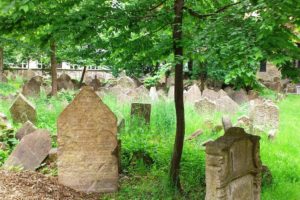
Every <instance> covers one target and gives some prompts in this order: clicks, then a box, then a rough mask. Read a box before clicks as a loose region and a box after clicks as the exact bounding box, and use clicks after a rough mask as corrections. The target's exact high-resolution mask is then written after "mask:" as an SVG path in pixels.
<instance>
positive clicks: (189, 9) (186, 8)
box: [183, 1, 242, 19]
mask: <svg viewBox="0 0 300 200" xmlns="http://www.w3.org/2000/svg"><path fill="white" fill-rule="evenodd" d="M240 3H242V2H241V1H238V2H236V3H231V4H228V5H225V6H223V7H221V8H219V9H218V10H216V11H215V12H213V13H207V14H200V13H198V12H196V11H194V10H192V9H191V8H188V7H184V8H183V9H184V10H187V11H188V12H189V14H190V15H191V16H193V17H196V18H199V19H205V18H207V17H210V16H213V15H216V14H218V13H221V12H224V11H225V10H227V9H228V8H230V7H232V6H235V5H238V4H240Z"/></svg>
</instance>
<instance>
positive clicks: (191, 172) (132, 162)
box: [0, 79, 300, 200]
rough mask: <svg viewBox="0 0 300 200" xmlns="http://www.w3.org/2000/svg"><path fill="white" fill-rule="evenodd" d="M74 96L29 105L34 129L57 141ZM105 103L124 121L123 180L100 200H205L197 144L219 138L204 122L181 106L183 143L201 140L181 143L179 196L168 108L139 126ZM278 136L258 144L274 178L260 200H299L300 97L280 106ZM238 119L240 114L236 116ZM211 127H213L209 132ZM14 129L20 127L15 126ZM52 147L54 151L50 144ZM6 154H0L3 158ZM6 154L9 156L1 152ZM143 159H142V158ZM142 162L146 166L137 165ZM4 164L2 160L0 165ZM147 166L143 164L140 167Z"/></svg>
mask: <svg viewBox="0 0 300 200" xmlns="http://www.w3.org/2000/svg"><path fill="white" fill-rule="evenodd" d="M21 82H22V81H21V80H19V79H18V80H17V81H14V82H10V83H9V84H0V94H3V95H9V94H11V93H16V92H17V90H18V89H19V87H20V85H21ZM74 95H75V93H74V92H65V93H59V95H58V96H57V97H55V98H50V99H49V98H47V97H46V95H45V93H42V94H41V96H40V97H39V98H35V99H30V100H31V101H32V102H33V103H34V104H35V106H36V108H37V114H38V123H37V126H38V127H39V128H46V129H48V130H50V131H51V133H52V134H53V135H56V119H57V117H58V115H59V113H60V112H61V111H62V110H63V108H64V107H65V106H66V105H67V103H68V102H71V100H72V99H73V97H74ZM104 102H105V103H106V104H107V105H108V106H109V107H110V108H111V109H112V110H113V111H114V112H115V113H116V115H118V116H123V117H124V118H125V120H126V128H125V129H124V130H123V131H122V132H121V133H120V134H119V138H120V139H121V140H122V170H123V172H122V175H121V179H120V184H121V187H120V191H119V192H118V193H116V194H110V195H104V196H102V198H103V199H126V200H128V199H164V200H165V199H204V196H205V153H204V148H203V147H202V145H201V144H202V143H203V142H205V141H207V140H208V139H215V138H217V137H218V136H220V135H222V132H218V133H217V132H212V131H211V130H212V125H210V124H209V123H208V122H207V120H206V119H205V118H206V117H204V116H199V115H198V114H197V113H196V112H195V111H194V109H193V108H192V106H186V135H187V136H186V138H187V137H188V136H189V135H191V134H192V133H193V132H194V131H196V130H198V129H202V130H203V131H204V134H203V135H201V136H200V137H198V138H197V139H195V140H192V141H186V142H185V146H184V152H183V157H182V163H181V178H182V183H183V188H184V191H185V193H184V194H183V195H179V194H178V193H177V192H176V191H174V190H172V189H171V187H170V186H169V182H168V170H169V163H170V158H171V154H172V148H173V142H174V133H175V110H174V105H173V103H171V102H158V103H156V104H153V105H152V116H151V125H150V126H149V127H145V126H140V125H139V124H137V123H136V122H134V121H130V116H129V114H130V105H129V104H125V105H124V104H118V103H117V102H116V101H115V99H114V98H112V97H105V98H104ZM10 104H11V101H3V100H1V102H0V112H4V113H5V114H7V115H8V117H9V118H10V115H9V110H8V109H9V106H10ZM279 107H280V131H279V133H278V136H277V138H276V140H275V141H272V142H270V141H268V140H267V138H266V137H262V140H261V158H262V161H263V163H264V164H266V165H267V166H268V167H269V168H270V170H271V172H272V175H273V183H272V184H270V185H266V184H264V185H263V189H262V199H263V200H281V199H284V200H298V199H300V157H299V155H300V147H299V146H300V145H299V144H300V137H299V136H300V135H299V134H300V131H299V128H298V126H299V125H300V122H299V121H300V97H299V96H298V97H297V96H289V97H287V98H286V99H285V100H283V101H282V102H280V103H279ZM240 114H242V113H240ZM210 117H211V118H212V122H213V124H214V125H217V124H220V123H221V121H220V115H218V114H216V115H215V116H210ZM214 125H213V126H214ZM14 126H15V127H16V128H17V127H19V125H17V124H14ZM53 146H56V142H55V140H53ZM4 153H5V152H0V159H1V155H2V157H3V158H5V156H3V155H4ZM6 153H9V152H6ZM141 155H142V156H141ZM140 157H143V158H145V162H143V161H142V159H140ZM2 161H3V159H2ZM145 163H146V164H145Z"/></svg>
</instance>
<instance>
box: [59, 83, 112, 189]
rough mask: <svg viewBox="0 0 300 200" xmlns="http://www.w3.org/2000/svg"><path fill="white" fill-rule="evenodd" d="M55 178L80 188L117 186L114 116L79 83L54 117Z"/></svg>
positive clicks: (69, 185)
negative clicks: (71, 96)
mask: <svg viewBox="0 0 300 200" xmlns="http://www.w3.org/2000/svg"><path fill="white" fill-rule="evenodd" d="M57 126H58V135H57V137H58V139H57V140H58V163H57V165H58V181H59V182H60V183H61V184H63V185H66V186H68V187H71V188H73V189H75V190H78V191H83V192H97V193H99V192H114V191H117V189H118V141H117V119H116V117H115V115H114V113H112V111H111V110H110V109H109V108H108V107H107V106H106V105H105V104H104V103H103V102H102V101H101V99H100V98H99V97H98V96H97V94H96V93H95V92H94V91H93V89H92V88H91V87H83V88H82V90H81V91H80V93H79V94H78V95H77V96H76V97H75V99H74V100H73V101H72V103H71V104H70V105H68V106H67V107H66V108H65V110H64V111H63V112H62V113H61V114H60V116H59V118H58V121H57Z"/></svg>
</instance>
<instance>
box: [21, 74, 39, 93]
mask: <svg viewBox="0 0 300 200" xmlns="http://www.w3.org/2000/svg"><path fill="white" fill-rule="evenodd" d="M40 92H41V83H40V82H38V81H37V80H36V79H35V78H34V77H33V78H32V79H30V80H29V81H28V82H27V83H26V84H25V85H24V86H23V88H22V94H23V95H24V96H26V97H28V96H38V95H40Z"/></svg>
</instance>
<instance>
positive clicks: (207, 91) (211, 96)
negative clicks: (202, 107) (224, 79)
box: [202, 89, 219, 101]
mask: <svg viewBox="0 0 300 200" xmlns="http://www.w3.org/2000/svg"><path fill="white" fill-rule="evenodd" d="M202 97H203V98H204V97H206V98H208V99H209V100H211V101H216V100H217V99H219V93H218V92H215V91H214V90H210V89H205V90H203V93H202Z"/></svg>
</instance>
